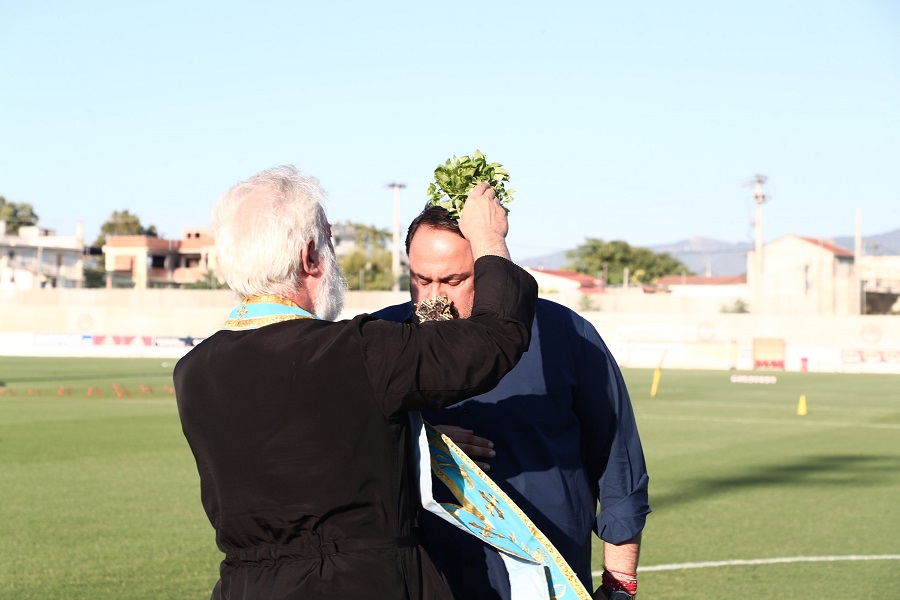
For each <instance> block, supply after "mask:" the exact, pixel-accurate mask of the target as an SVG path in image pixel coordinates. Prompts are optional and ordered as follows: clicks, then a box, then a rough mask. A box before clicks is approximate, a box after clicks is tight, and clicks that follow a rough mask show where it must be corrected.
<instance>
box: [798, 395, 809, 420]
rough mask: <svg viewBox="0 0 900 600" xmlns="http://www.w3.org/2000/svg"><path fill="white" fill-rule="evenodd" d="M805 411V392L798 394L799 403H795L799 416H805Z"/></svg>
mask: <svg viewBox="0 0 900 600" xmlns="http://www.w3.org/2000/svg"><path fill="white" fill-rule="evenodd" d="M806 413H807V410H806V395H805V394H801V395H800V402H799V404H797V414H798V415H799V416H801V417H805V416H806Z"/></svg>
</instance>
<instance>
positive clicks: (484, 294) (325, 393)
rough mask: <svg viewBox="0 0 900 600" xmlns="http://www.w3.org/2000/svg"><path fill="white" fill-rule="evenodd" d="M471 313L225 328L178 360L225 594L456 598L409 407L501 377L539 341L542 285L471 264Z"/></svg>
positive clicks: (429, 404) (496, 266)
mask: <svg viewBox="0 0 900 600" xmlns="http://www.w3.org/2000/svg"><path fill="white" fill-rule="evenodd" d="M475 286H476V292H475V306H474V308H473V312H472V317H471V318H469V319H467V320H459V321H451V322H443V323H426V324H423V325H403V324H395V323H389V322H386V321H380V320H377V319H374V318H372V317H371V316H368V315H361V316H359V317H356V318H354V319H352V320H350V321H342V322H338V323H333V322H327V321H320V320H313V319H299V320H291V321H287V322H281V323H276V324H272V325H267V326H265V327H261V328H258V329H252V330H247V331H220V332H217V333H216V334H214V335H213V336H211V337H210V338H208V339H207V340H205V341H204V342H202V343H201V344H200V345H198V346H197V347H196V348H194V349H193V350H191V352H190V353H188V354H187V355H186V356H185V357H184V358H182V359H181V360H180V361H179V362H178V365H177V366H176V368H175V389H176V394H177V398H178V411H179V414H180V417H181V422H182V427H183V429H184V434H185V437H186V438H187V440H188V443H189V444H190V446H191V450H192V451H193V453H194V456H195V458H196V460H197V468H198V470H199V473H200V488H201V497H202V502H203V506H204V508H205V510H206V513H207V515H208V516H209V520H210V522H211V523H212V525H213V527H214V528H215V530H216V543H217V545H218V547H219V549H220V550H222V552H224V553H225V559H224V560H223V562H222V564H221V567H220V580H219V582H218V583H217V584H216V587H215V589H214V590H213V593H212V598H213V599H220V598H221V599H225V598H228V599H245V600H246V599H250V598H258V599H266V600H276V599H288V598H304V599H306V598H310V599H312V598H354V599H361V598H374V599H391V598H410V599H420V598H421V599H426V598H427V599H432V598H434V599H443V598H450V597H451V596H450V592H449V589H448V588H447V586H446V584H445V583H444V581H443V579H442V578H441V576H440V574H439V573H438V572H437V571H436V569H435V567H434V565H433V564H432V562H431V559H430V558H429V556H428V554H427V552H426V550H425V549H424V548H423V547H422V546H421V544H420V541H419V539H418V537H417V511H418V503H419V494H418V488H417V482H416V480H415V471H414V466H413V465H412V464H411V460H410V453H411V444H412V440H410V439H409V438H410V428H409V422H408V415H407V411H410V410H425V409H432V408H438V407H442V406H447V405H449V404H453V403H455V402H458V401H460V400H463V399H465V398H468V397H470V396H473V395H476V394H480V393H483V392H485V391H488V390H489V389H491V388H493V387H494V386H495V385H496V384H497V383H498V382H499V381H500V379H501V378H502V377H503V375H504V374H506V373H507V372H508V371H509V370H510V369H511V368H512V367H513V366H514V364H515V361H517V360H518V358H519V357H520V356H521V354H522V352H523V351H524V350H525V348H526V347H527V346H528V337H529V329H530V324H531V320H532V318H533V315H534V304H535V297H536V292H537V286H536V284H535V283H534V279H533V278H531V276H530V275H528V274H527V273H525V272H524V271H523V270H521V269H519V268H518V267H516V266H515V265H513V264H512V263H511V262H509V261H506V260H504V259H501V258H497V257H483V258H480V259H479V260H478V261H477V262H476V265H475Z"/></svg>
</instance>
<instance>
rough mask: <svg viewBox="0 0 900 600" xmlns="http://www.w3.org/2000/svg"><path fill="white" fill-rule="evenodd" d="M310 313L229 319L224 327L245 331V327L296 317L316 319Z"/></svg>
mask: <svg viewBox="0 0 900 600" xmlns="http://www.w3.org/2000/svg"><path fill="white" fill-rule="evenodd" d="M314 318H315V317H311V316H309V315H270V316H268V317H256V318H253V319H228V320H227V321H225V324H224V325H223V326H222V329H226V330H228V331H243V330H245V329H259V328H260V327H265V326H266V325H272V324H273V323H281V322H282V321H293V320H295V319H314Z"/></svg>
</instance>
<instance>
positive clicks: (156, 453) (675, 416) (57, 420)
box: [0, 357, 900, 600]
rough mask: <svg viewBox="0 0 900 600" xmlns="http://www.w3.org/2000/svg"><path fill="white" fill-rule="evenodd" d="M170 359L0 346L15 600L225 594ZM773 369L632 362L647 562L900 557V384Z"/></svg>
mask: <svg viewBox="0 0 900 600" xmlns="http://www.w3.org/2000/svg"><path fill="white" fill-rule="evenodd" d="M173 365H174V361H168V362H165V361H160V360H130V359H31V358H28V359H26V358H3V357H0V381H4V382H5V385H6V387H5V388H0V389H4V393H3V394H2V395H0V599H7V598H9V599H13V598H15V599H31V598H33V599H41V600H44V599H47V598H67V599H73V600H77V599H91V600H99V599H107V598H109V599H113V598H115V599H119V598H134V599H141V598H147V599H151V598H152V599H157V598H178V599H187V598H208V597H209V592H210V589H211V588H212V585H213V583H214V582H215V580H216V578H217V568H218V562H219V560H220V559H221V555H220V554H219V552H218V551H217V550H216V548H215V545H214V539H213V531H212V529H211V527H210V526H209V524H208V522H207V520H206V517H205V515H204V514H203V511H202V508H201V506H200V498H199V485H198V478H197V473H196V468H195V466H194V462H193V458H192V456H191V454H190V450H189V449H188V446H187V443H186V442H185V441H184V438H183V436H182V434H181V428H180V424H179V422H178V415H177V411H176V408H175V402H174V396H172V395H171V394H170V393H168V391H166V389H165V388H166V387H167V386H169V385H171V381H172V380H171V372H172V367H173ZM776 375H777V377H778V383H777V384H775V385H746V384H732V383H729V376H730V373H727V372H713V371H670V370H667V371H664V372H663V376H662V381H661V385H660V390H659V394H658V395H657V397H656V398H650V384H651V382H652V371H651V370H626V371H625V376H626V379H627V380H628V384H629V388H630V390H631V394H632V398H633V400H634V406H635V411H636V413H637V418H638V423H639V426H640V431H641V437H642V439H643V442H644V449H645V453H646V456H647V462H648V465H649V468H650V478H651V485H650V492H651V506H652V507H653V511H654V512H653V514H651V515H650V517H649V519H648V523H647V528H646V530H645V532H644V544H643V548H642V555H641V565H642V566H643V567H652V566H658V565H671V564H677V563H685V562H704V561H722V560H734V559H765V558H778V557H799V556H826V555H838V556H844V555H880V554H900V542H898V539H897V537H898V534H900V511H898V510H897V509H896V508H895V505H896V504H897V502H898V500H897V499H898V498H900V377H897V376H890V375H881V376H867V375H827V374H801V373H787V374H782V373H779V374H776ZM113 384H116V385H118V386H119V387H120V389H122V386H125V387H126V388H127V389H128V390H129V392H130V397H129V396H125V395H124V394H123V397H122V398H119V397H118V396H117V395H116V394H115V392H114V391H113V387H112V386H113ZM141 384H144V386H145V388H146V387H147V386H152V387H153V393H149V392H148V393H146V394H142V393H141V392H140V385H141ZM60 386H63V395H62V396H59V395H57V394H58V392H59V388H60ZM69 387H71V388H72V394H71V395H69V393H68V390H69ZM88 387H92V389H93V390H94V391H93V393H92V395H91V396H90V397H88V395H87V388H88ZM97 387H100V389H101V390H102V393H103V395H102V396H100V397H98V396H97V395H96V388H97ZM29 389H31V391H32V394H31V395H30V396H29V395H28V390H29ZM11 390H12V391H14V392H15V395H10V391H11ZM38 390H40V395H38ZM801 394H805V395H806V397H807V400H808V407H809V414H808V415H807V416H802V417H801V416H798V415H797V414H796V413H797V403H798V400H799V397H800V395H801ZM596 548H597V549H598V550H599V548H600V545H599V544H597V546H596ZM597 556H598V559H597V560H596V563H595V567H596V568H597V569H599V568H601V565H602V560H601V559H600V557H599V554H598V555H597ZM898 587H900V564H898V562H897V561H890V560H881V561H866V562H863V561H859V562H849V561H840V562H798V563H792V564H767V565H749V566H748V565H745V566H725V567H716V568H700V569H676V570H662V571H646V572H644V573H642V574H641V577H640V597H642V598H645V599H646V598H653V599H673V600H674V599H681V598H684V599H687V598H691V599H693V598H698V597H703V598H721V599H735V598H756V597H778V598H797V599H806V598H809V599H812V598H837V597H842V596H844V595H847V594H850V595H853V594H854V593H857V594H859V593H864V594H865V595H866V596H867V597H874V598H886V597H891V594H892V593H893V590H896V589H898ZM853 590H856V592H853Z"/></svg>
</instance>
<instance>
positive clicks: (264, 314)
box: [222, 294, 319, 331]
mask: <svg viewBox="0 0 900 600" xmlns="http://www.w3.org/2000/svg"><path fill="white" fill-rule="evenodd" d="M318 318H319V317H317V316H316V315H314V314H312V313H311V312H307V311H305V310H303V309H302V308H300V307H299V306H297V305H296V304H294V303H293V302H291V301H290V300H288V299H287V298H285V297H283V296H275V295H273V294H266V295H264V296H252V297H250V298H245V299H244V301H243V302H241V304H240V305H239V306H238V307H237V308H235V309H234V310H233V311H231V314H230V315H228V320H227V321H225V324H224V325H223V326H222V329H225V330H227V331H244V330H247V329H259V328H260V327H265V326H266V325H271V324H273V323H281V322H282V321H292V320H294V319H318Z"/></svg>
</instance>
